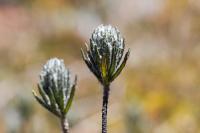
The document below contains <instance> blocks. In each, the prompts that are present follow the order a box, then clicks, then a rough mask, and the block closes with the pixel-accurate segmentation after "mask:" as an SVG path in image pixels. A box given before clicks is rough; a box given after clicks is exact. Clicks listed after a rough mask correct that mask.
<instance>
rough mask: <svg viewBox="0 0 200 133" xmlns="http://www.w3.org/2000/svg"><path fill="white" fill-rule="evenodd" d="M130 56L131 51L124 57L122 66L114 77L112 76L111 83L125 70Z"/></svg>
mask: <svg viewBox="0 0 200 133" xmlns="http://www.w3.org/2000/svg"><path fill="white" fill-rule="evenodd" d="M129 55H130V49H129V50H128V52H126V55H125V56H124V60H123V61H122V63H121V65H120V66H119V67H118V68H117V70H116V71H115V73H114V75H113V76H112V78H111V82H112V81H113V80H114V79H115V78H116V77H117V76H118V75H119V74H120V73H121V71H122V70H123V68H124V67H125V65H126V62H127V59H128V57H129Z"/></svg>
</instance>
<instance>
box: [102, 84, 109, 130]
mask: <svg viewBox="0 0 200 133" xmlns="http://www.w3.org/2000/svg"><path fill="white" fill-rule="evenodd" d="M109 91H110V86H109V85H105V86H104V88H103V105H102V133H107V109H108V98H109Z"/></svg>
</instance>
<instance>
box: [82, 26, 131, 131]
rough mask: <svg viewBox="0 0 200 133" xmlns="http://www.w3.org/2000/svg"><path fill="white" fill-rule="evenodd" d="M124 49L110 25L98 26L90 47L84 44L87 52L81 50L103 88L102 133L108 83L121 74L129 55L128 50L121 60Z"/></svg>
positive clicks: (105, 126)
mask: <svg viewBox="0 0 200 133" xmlns="http://www.w3.org/2000/svg"><path fill="white" fill-rule="evenodd" d="M124 47H125V44H124V39H123V38H122V36H121V34H120V32H119V30H118V29H117V28H115V27H112V26H111V25H107V26H104V25H100V26H98V27H97V28H96V29H95V30H94V32H93V33H92V36H91V38H90V46H88V45H87V44H86V48H87V51H86V52H84V51H83V50H81V51H82V56H83V59H84V61H85V63H86V64H87V66H88V68H89V69H90V70H91V72H92V73H93V74H94V75H95V76H96V77H97V79H98V80H99V81H100V83H101V84H102V85H103V87H104V88H103V105H102V133H107V105H108V99H109V90H110V83H111V82H112V81H113V80H114V79H115V78H116V77H117V76H118V75H119V74H120V73H121V71H122V70H123V68H124V66H125V65H126V61H127V59H128V57H129V54H130V51H129V50H128V52H126V54H125V56H124V58H123V54H124V49H125V48H124Z"/></svg>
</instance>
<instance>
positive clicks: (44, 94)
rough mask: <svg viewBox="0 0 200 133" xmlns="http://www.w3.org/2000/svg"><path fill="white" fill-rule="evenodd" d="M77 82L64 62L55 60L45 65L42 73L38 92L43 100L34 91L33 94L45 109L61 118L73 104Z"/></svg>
mask: <svg viewBox="0 0 200 133" xmlns="http://www.w3.org/2000/svg"><path fill="white" fill-rule="evenodd" d="M76 80H77V78H75V80H72V78H71V75H70V72H69V70H68V69H66V68H65V65H64V61H63V60H60V59H57V58H53V59H50V60H49V61H48V62H47V63H46V64H45V65H44V67H43V69H42V71H41V73H40V82H39V83H38V90H39V93H40V95H41V98H39V97H38V96H37V95H36V93H35V92H34V91H33V94H34V96H35V98H36V100H37V101H38V102H39V103H40V104H41V105H42V106H43V107H45V108H46V109H47V110H49V111H50V112H52V113H53V114H55V115H57V116H59V117H61V116H63V115H65V114H66V113H67V112H68V110H69V108H70V106H71V104H72V100H73V96H74V93H75V86H76Z"/></svg>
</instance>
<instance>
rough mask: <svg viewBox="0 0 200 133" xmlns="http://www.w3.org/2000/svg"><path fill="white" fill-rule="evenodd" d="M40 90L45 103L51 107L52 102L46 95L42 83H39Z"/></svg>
mask: <svg viewBox="0 0 200 133" xmlns="http://www.w3.org/2000/svg"><path fill="white" fill-rule="evenodd" d="M38 90H39V93H40V95H41V96H42V99H43V100H44V102H45V103H46V104H47V105H51V102H50V100H49V97H48V95H47V94H46V93H45V91H44V90H43V88H42V86H41V84H40V83H38Z"/></svg>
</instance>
